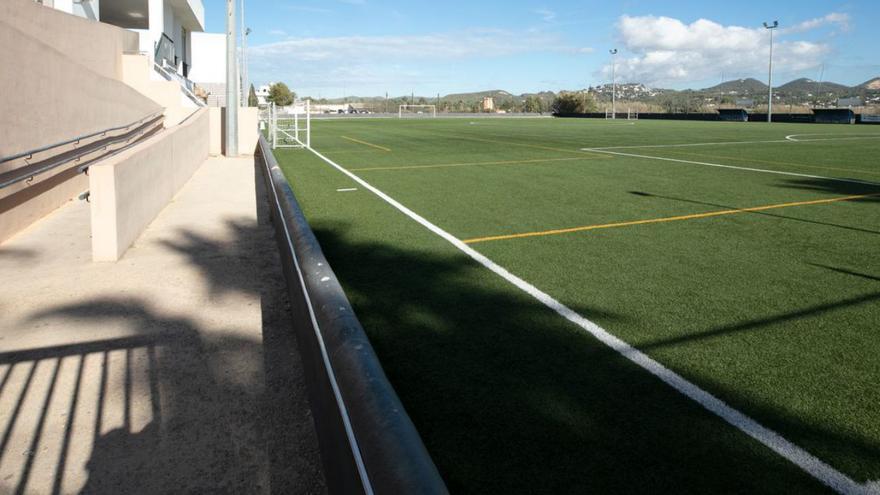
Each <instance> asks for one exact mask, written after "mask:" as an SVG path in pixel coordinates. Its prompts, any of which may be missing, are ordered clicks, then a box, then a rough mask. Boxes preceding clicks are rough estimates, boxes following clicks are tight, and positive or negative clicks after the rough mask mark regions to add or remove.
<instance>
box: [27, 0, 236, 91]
mask: <svg viewBox="0 0 880 495" xmlns="http://www.w3.org/2000/svg"><path fill="white" fill-rule="evenodd" d="M37 1H38V2H39V3H42V4H43V5H45V6H48V7H53V8H55V9H58V10H61V11H64V12H67V13H68V14H73V15H77V16H80V17H85V18H88V19H92V20H96V21H100V22H105V23H107V24H113V25H114V26H119V27H121V28H125V29H130V30H132V31H135V32H137V33H138V34H140V51H141V52H144V53H149V54H151V55H152V56H153V57H155V61H156V62H157V63H159V64H160V65H165V66H171V67H174V68H175V69H176V71H177V73H178V74H180V75H182V76H184V77H188V75H189V73H190V70H191V69H192V68H193V67H194V66H195V65H197V64H196V63H194V60H197V59H195V58H194V56H193V55H194V54H193V49H192V39H193V38H192V35H193V33H199V32H202V31H204V30H205V7H204V6H203V5H202V0H37ZM224 46H225V45H224ZM212 56H214V55H212ZM207 60H210V59H207Z"/></svg>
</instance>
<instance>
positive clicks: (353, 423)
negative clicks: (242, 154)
mask: <svg viewBox="0 0 880 495" xmlns="http://www.w3.org/2000/svg"><path fill="white" fill-rule="evenodd" d="M255 156H256V159H257V163H258V166H259V167H260V168H261V169H262V174H263V176H264V178H265V181H266V186H267V190H268V194H267V195H268V200H269V206H270V210H271V212H272V213H271V216H272V220H273V223H274V224H275V233H276V237H277V240H278V247H279V250H280V252H281V259H282V265H283V267H284V275H285V278H286V279H287V286H288V291H289V293H290V302H291V311H292V316H293V319H294V329H293V330H294V332H295V333H296V336H297V340H298V341H299V344H300V345H299V347H300V353H301V354H302V360H303V366H304V369H305V377H306V382H307V384H308V389H309V400H310V403H311V407H312V411H313V417H314V419H315V426H316V429H317V432H318V442H319V445H320V449H321V457H322V460H323V465H324V475H325V479H326V480H327V486H328V489H329V491H330V492H331V493H339V494H343V493H344V494H352V493H363V494H373V493H383V494H384V493H387V494H424V495H431V494H445V493H447V489H446V486H445V484H444V483H443V480H442V478H441V477H440V474H439V472H438V471H437V468H436V466H435V465H434V462H433V461H432V460H431V457H430V456H429V455H428V452H427V450H426V449H425V446H424V445H423V443H422V440H421V438H420V437H419V434H418V432H417V431H416V428H415V426H414V425H413V423H412V421H411V420H410V418H409V416H408V415H407V414H406V411H405V410H404V408H403V405H402V404H401V403H400V400H399V399H398V397H397V394H396V393H395V392H394V389H393V388H392V387H391V384H390V383H389V381H388V379H387V377H386V376H385V373H384V371H383V370H382V366H381V365H380V364H379V360H378V358H377V357H376V354H375V353H374V351H373V347H372V345H370V342H369V340H368V339H367V336H366V334H365V333H364V329H363V328H362V327H361V324H360V322H359V321H358V319H357V317H356V316H355V314H354V311H353V310H352V307H351V304H349V302H348V299H347V298H346V296H345V293H344V292H343V290H342V287H341V286H340V285H339V282H338V281H337V279H336V275H335V274H334V273H333V270H332V269H331V268H330V266H329V264H328V263H327V260H326V259H325V258H324V254H323V253H322V251H321V246H320V245H319V244H318V241H317V239H316V238H315V235H314V233H313V232H312V230H311V228H310V227H309V224H308V222H307V221H306V219H305V216H304V215H303V212H302V210H301V209H300V207H299V204H298V203H297V200H296V198H295V197H294V195H293V191H292V189H291V187H290V185H289V184H288V182H287V179H286V178H285V176H284V173H283V172H282V171H281V169H280V168H279V166H278V163H277V162H276V161H275V157H274V156H273V155H272V151H271V149H270V145H269V142H268V141H267V140H266V138H265V137H264V136H262V135H261V136H260V141H259V144H258V145H257V150H256V152H255Z"/></svg>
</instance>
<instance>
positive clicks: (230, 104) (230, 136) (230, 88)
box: [226, 0, 238, 157]
mask: <svg viewBox="0 0 880 495" xmlns="http://www.w3.org/2000/svg"><path fill="white" fill-rule="evenodd" d="M235 37H236V36H235V0H226V156H229V157H233V156H238V88H237V86H238V85H237V83H238V71H237V70H236V68H237V64H236V58H237V57H236V56H235Z"/></svg>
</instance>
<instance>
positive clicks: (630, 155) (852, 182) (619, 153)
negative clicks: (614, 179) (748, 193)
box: [581, 141, 880, 186]
mask: <svg viewBox="0 0 880 495" xmlns="http://www.w3.org/2000/svg"><path fill="white" fill-rule="evenodd" d="M783 142H784V141H783ZM581 151H592V152H594V153H605V154H606V155H617V156H629V157H633V158H645V159H648V160H661V161H664V162H676V163H687V164H690V165H703V166H705V167H719V168H730V169H734V170H746V171H749V172H760V173H764V174H776V175H790V176H793V177H806V178H809V179H822V180H831V181H835V182H848V183H851V184H865V185H869V186H880V184H878V183H876V182H871V181H867V180H859V179H843V178H840V177H825V176H824V175H812V174H801V173H797V172H784V171H782V170H768V169H765V168H754V167H738V166H736V165H724V164H721V163H711V162H697V161H694V160H682V159H679V158H666V157H663V156H651V155H637V154H635V153H621V152H618V151H607V149H602V148H581Z"/></svg>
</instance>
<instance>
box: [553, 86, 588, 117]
mask: <svg viewBox="0 0 880 495" xmlns="http://www.w3.org/2000/svg"><path fill="white" fill-rule="evenodd" d="M550 109H551V110H552V111H553V113H587V112H590V111H593V110H595V109H596V101H595V100H594V99H593V95H591V94H589V93H586V92H582V91H581V92H576V93H573V92H568V91H563V92H561V93H559V95H558V96H557V97H556V99H555V100H553V105H552V106H551V107H550Z"/></svg>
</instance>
